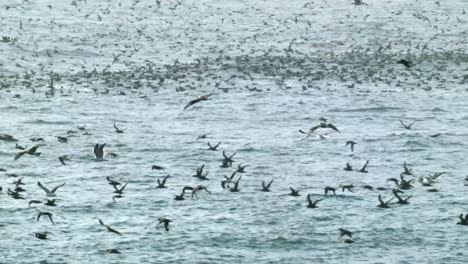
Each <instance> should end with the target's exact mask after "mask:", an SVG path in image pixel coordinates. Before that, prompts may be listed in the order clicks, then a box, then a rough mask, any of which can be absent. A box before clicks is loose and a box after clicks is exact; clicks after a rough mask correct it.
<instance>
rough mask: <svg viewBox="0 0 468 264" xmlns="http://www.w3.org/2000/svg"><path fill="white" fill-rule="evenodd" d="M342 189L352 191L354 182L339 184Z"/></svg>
mask: <svg viewBox="0 0 468 264" xmlns="http://www.w3.org/2000/svg"><path fill="white" fill-rule="evenodd" d="M340 187H341V189H342V191H343V192H344V191H345V189H346V190H348V191H349V192H353V188H354V184H344V185H341V186H340Z"/></svg>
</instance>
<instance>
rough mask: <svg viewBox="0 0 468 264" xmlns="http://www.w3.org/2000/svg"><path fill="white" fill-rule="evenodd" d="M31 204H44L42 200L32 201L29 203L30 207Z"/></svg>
mask: <svg viewBox="0 0 468 264" xmlns="http://www.w3.org/2000/svg"><path fill="white" fill-rule="evenodd" d="M31 204H42V201H40V200H31V201H29V203H28V207H30V206H31Z"/></svg>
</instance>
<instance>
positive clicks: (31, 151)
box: [14, 144, 45, 160]
mask: <svg viewBox="0 0 468 264" xmlns="http://www.w3.org/2000/svg"><path fill="white" fill-rule="evenodd" d="M41 146H45V145H44V144H37V145H34V146H32V147H31V148H29V149H27V150H23V151H20V152H18V153H16V155H15V158H14V160H18V159H19V158H21V157H22V156H23V155H24V154H29V155H34V156H39V155H41V152H37V149H38V148H39V147H41Z"/></svg>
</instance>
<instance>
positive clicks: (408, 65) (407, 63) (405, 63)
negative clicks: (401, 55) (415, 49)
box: [355, 0, 413, 68]
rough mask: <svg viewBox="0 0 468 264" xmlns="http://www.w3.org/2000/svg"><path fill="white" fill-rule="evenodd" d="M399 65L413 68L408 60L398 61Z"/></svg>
mask: <svg viewBox="0 0 468 264" xmlns="http://www.w3.org/2000/svg"><path fill="white" fill-rule="evenodd" d="M355 1H356V0H355ZM397 63H398V64H403V65H404V66H405V67H406V68H410V67H411V66H413V63H412V62H411V61H408V60H405V59H401V60H399V61H397Z"/></svg>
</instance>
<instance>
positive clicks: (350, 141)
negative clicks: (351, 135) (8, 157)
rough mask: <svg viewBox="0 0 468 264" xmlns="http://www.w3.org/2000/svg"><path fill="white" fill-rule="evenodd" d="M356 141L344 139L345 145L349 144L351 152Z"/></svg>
mask: <svg viewBox="0 0 468 264" xmlns="http://www.w3.org/2000/svg"><path fill="white" fill-rule="evenodd" d="M356 144H357V143H356V142H354V141H352V140H349V141H346V146H348V145H350V147H351V152H354V145H356Z"/></svg>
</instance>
